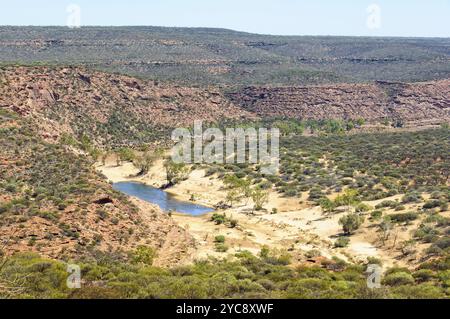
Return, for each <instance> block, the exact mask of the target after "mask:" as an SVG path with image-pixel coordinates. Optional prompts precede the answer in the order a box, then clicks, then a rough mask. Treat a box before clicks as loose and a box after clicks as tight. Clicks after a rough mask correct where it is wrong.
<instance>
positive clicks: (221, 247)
mask: <svg viewBox="0 0 450 319" xmlns="http://www.w3.org/2000/svg"><path fill="white" fill-rule="evenodd" d="M228 249H229V247H228V246H227V245H225V244H223V243H222V244H217V245H216V251H217V252H219V253H225V252H227V251H228Z"/></svg>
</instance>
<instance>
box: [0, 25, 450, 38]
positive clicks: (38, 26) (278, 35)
mask: <svg viewBox="0 0 450 319" xmlns="http://www.w3.org/2000/svg"><path fill="white" fill-rule="evenodd" d="M4 27H14V28H67V29H68V31H70V30H72V31H74V30H79V29H83V28H139V27H141V28H142V27H143V28H166V29H206V30H222V31H229V32H235V33H244V34H248V35H258V36H276V37H347V38H405V39H450V35H449V36H414V35H342V34H339V35H338V34H272V33H255V32H249V31H241V30H236V29H229V28H224V27H199V26H189V27H186V26H162V25H144V24H142V25H94V24H89V25H81V26H80V27H78V28H69V27H68V26H66V25H62V24H59V25H43V24H40V25H36V24H29V25H27V24H19V25H13V24H7V25H0V28H4Z"/></svg>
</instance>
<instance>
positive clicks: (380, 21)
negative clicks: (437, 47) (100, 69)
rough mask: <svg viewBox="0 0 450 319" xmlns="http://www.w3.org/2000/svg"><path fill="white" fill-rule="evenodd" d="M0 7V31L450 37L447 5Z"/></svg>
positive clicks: (104, 3)
mask: <svg viewBox="0 0 450 319" xmlns="http://www.w3.org/2000/svg"><path fill="white" fill-rule="evenodd" d="M0 1H1V2H3V3H1V7H0V25H67V24H68V21H72V22H73V21H80V23H81V25H82V26H84V25H106V26H110V25H117V26H123V25H127V26H128V25H147V26H177V27H214V28H227V29H233V30H238V31H246V32H252V33H260V34H277V35H342V36H406V37H409V36H412V37H450V0H368V1H367V0H71V1H70V0H0ZM71 4H74V5H76V6H78V8H79V9H80V11H79V13H80V14H79V15H77V17H79V20H73V19H72V18H73V14H74V13H75V11H70V10H69V12H68V7H69V5H71ZM71 8H72V9H73V8H74V7H73V6H72V7H71ZM76 8H77V7H76ZM75 14H76V13H75Z"/></svg>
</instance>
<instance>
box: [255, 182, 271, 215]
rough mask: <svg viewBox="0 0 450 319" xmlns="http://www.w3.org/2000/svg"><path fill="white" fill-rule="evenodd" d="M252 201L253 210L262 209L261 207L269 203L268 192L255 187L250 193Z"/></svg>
mask: <svg viewBox="0 0 450 319" xmlns="http://www.w3.org/2000/svg"><path fill="white" fill-rule="evenodd" d="M252 200H253V203H254V204H255V205H254V209H255V210H257V211H259V210H262V209H263V206H264V205H265V204H267V203H268V201H269V192H268V191H266V190H262V189H261V188H259V187H255V189H253V192H252Z"/></svg>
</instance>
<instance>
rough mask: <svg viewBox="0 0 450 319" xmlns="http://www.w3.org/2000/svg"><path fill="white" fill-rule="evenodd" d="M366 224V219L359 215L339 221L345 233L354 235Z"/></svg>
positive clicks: (351, 215)
mask: <svg viewBox="0 0 450 319" xmlns="http://www.w3.org/2000/svg"><path fill="white" fill-rule="evenodd" d="M363 223H364V217H363V216H360V215H358V214H349V215H346V216H344V217H342V218H341V219H339V225H341V226H342V229H343V230H344V233H345V234H347V235H351V234H353V233H354V232H355V231H356V230H358V229H359V227H361V225H362V224H363Z"/></svg>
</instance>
